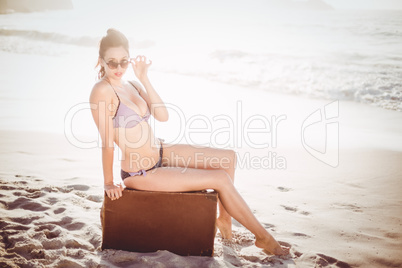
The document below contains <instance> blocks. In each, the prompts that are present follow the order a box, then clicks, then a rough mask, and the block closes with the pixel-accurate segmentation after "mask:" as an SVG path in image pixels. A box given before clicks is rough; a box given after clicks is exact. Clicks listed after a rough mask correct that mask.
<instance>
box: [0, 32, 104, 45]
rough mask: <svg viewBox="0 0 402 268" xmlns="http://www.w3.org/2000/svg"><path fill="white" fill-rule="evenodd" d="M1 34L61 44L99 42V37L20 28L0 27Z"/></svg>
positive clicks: (90, 43)
mask: <svg viewBox="0 0 402 268" xmlns="http://www.w3.org/2000/svg"><path fill="white" fill-rule="evenodd" d="M0 35H2V36H18V37H23V38H27V39H31V40H40V41H48V42H55V43H62V44H71V45H78V46H96V45H97V44H98V43H99V39H100V38H99V37H91V36H78V37H74V36H68V35H64V34H59V33H52V32H42V31H35V30H20V29H6V28H2V29H0Z"/></svg>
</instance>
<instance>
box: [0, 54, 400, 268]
mask: <svg viewBox="0 0 402 268" xmlns="http://www.w3.org/2000/svg"><path fill="white" fill-rule="evenodd" d="M0 56H1V58H2V60H4V62H11V61H12V62H14V63H15V66H24V68H26V69H27V70H29V73H27V75H29V76H28V78H29V79H28V78H27V81H33V80H32V79H35V83H30V86H31V87H30V88H29V89H25V88H24V90H25V91H26V92H25V93H24V96H27V97H26V98H22V99H21V96H19V95H18V90H22V88H21V86H23V85H24V83H23V81H22V80H21V79H16V77H18V76H17V74H16V72H17V71H18V70H17V69H18V68H17V67H13V68H15V70H14V69H12V70H6V69H5V68H6V67H5V66H4V65H3V67H0V68H1V69H2V71H3V72H2V73H5V74H7V71H9V72H10V71H11V73H9V75H3V76H1V77H0V78H1V81H2V88H1V94H2V99H1V104H2V106H1V107H0V111H1V114H2V117H1V118H0V123H1V124H0V126H1V129H0V163H1V164H0V166H1V171H0V172H1V174H0V266H1V267H20V266H22V267H137V266H138V267H178V266H181V267H239V266H242V267H400V266H402V257H401V254H400V249H401V248H402V239H401V236H402V213H401V205H402V197H401V194H400V189H402V182H401V178H402V169H401V167H400V163H401V161H402V142H401V137H402V124H401V122H402V114H401V113H398V112H395V111H387V110H384V109H381V108H378V107H372V106H369V105H365V104H358V103H352V102H347V101H339V103H338V107H339V117H338V118H337V120H338V122H339V139H338V140H339V157H338V158H339V163H338V164H337V166H336V167H332V166H329V165H327V164H325V163H323V162H322V161H319V160H318V159H316V158H314V157H313V156H312V155H310V154H309V153H308V152H307V151H306V150H305V148H304V147H303V146H302V144H301V136H300V133H301V126H302V123H303V120H305V119H306V118H307V117H308V116H309V115H310V114H312V113H313V112H314V111H315V110H317V109H320V108H322V107H324V106H325V105H327V104H329V103H331V102H332V101H333V100H319V99H306V98H303V97H300V96H290V95H281V94H274V93H267V92H262V91H260V90H254V89H249V88H241V87H238V86H236V85H225V84H221V83H215V82H211V81H207V80H205V79H202V78H196V77H190V76H180V75H176V74H167V73H160V72H156V71H155V72H152V73H151V74H150V75H151V76H152V81H153V83H154V86H155V88H157V89H158V90H159V91H158V92H160V95H161V96H162V99H164V100H165V102H166V103H172V104H175V105H176V106H177V107H180V109H181V111H182V112H183V114H185V115H186V118H187V119H188V118H189V117H191V116H192V115H197V114H205V115H206V116H207V117H208V118H212V117H213V116H215V115H219V114H226V115H228V116H230V117H232V118H236V112H237V111H238V107H237V106H236V105H237V103H238V102H237V101H238V100H241V105H242V115H243V123H244V121H245V120H246V119H247V117H248V116H250V115H256V114H260V115H264V116H266V117H267V118H269V119H271V116H272V115H275V116H280V115H286V116H287V118H286V120H283V121H282V122H281V123H279V127H278V130H277V140H276V142H277V146H276V147H275V148H274V147H273V146H272V144H271V145H270V147H269V148H268V149H267V148H265V149H256V148H252V146H251V147H250V146H247V144H245V143H244V139H243V138H244V137H242V138H241V139H240V140H242V139H243V144H239V143H236V142H235V144H234V149H235V150H236V151H237V153H238V157H239V159H241V161H239V163H238V167H237V170H236V176H235V186H236V188H237V189H238V191H239V192H240V193H241V195H242V196H243V197H244V199H245V200H246V202H247V203H248V204H249V206H250V208H251V209H252V211H253V212H254V213H255V215H256V217H257V218H258V219H259V220H260V221H261V223H262V224H263V225H264V226H265V227H266V229H267V230H268V231H269V232H271V234H272V235H273V236H274V237H275V238H276V239H277V240H279V241H281V243H283V244H287V245H289V246H291V254H290V256H288V257H286V258H283V257H282V258H280V257H275V256H269V255H266V254H265V253H264V252H262V250H260V249H258V248H257V247H255V246H254V244H253V241H254V235H253V234H252V233H250V232H249V231H248V230H246V229H245V228H244V227H243V226H241V225H240V224H239V223H238V222H237V221H236V220H233V233H234V238H233V240H232V241H228V240H224V239H222V237H221V236H220V233H219V232H218V234H217V236H216V239H215V252H214V256H213V257H212V258H211V257H195V256H189V257H183V256H178V255H176V254H173V253H170V252H168V251H165V250H161V251H158V252H152V253H134V252H125V251H119V250H104V251H101V249H100V246H101V241H102V237H101V226H100V214H99V213H100V207H101V205H102V201H103V188H102V185H103V177H102V166H101V152H100V149H99V148H97V147H93V148H89V149H84V148H80V147H77V146H74V145H73V144H72V143H71V137H70V136H69V135H67V134H66V135H64V134H63V126H64V120H65V115H66V114H67V113H68V111H69V108H71V107H72V106H74V105H75V104H77V103H82V102H86V101H87V100H88V95H89V90H90V85H91V84H92V83H93V81H92V80H93V77H90V76H87V75H84V74H82V73H81V72H82V71H83V70H85V69H89V68H91V67H93V66H92V65H91V64H92V62H91V60H89V57H87V58H84V60H83V61H82V66H81V65H80V66H76V65H71V64H72V63H73V62H76V60H77V58H74V56H72V57H71V59H67V58H63V60H64V62H63V65H57V63H59V61H60V58H57V57H47V56H46V57H45V56H32V55H21V54H18V55H16V54H12V53H5V52H1V54H0ZM80 56H82V55H80ZM77 57H78V56H77ZM36 59H46V61H44V62H43V65H42V66H41V68H40V69H35V68H34V62H35V60H36ZM70 60H71V62H72V63H71V62H69V61H70ZM22 63H24V64H22ZM13 66H14V65H13ZM54 66H60V68H61V69H58V70H57V71H55V72H54V76H53V75H52V76H51V77H50V78H49V77H46V78H47V79H50V80H41V79H44V77H42V75H43V72H44V73H48V71H50V70H51V69H52V68H54ZM63 66H64V67H63ZM71 66H76V67H77V68H76V69H72V68H71ZM156 67H157V66H156ZM63 68H65V69H63ZM156 69H157V68H156ZM20 71H21V70H20ZM22 71H24V70H22ZM68 72H70V75H72V76H74V77H77V79H78V81H75V80H74V81H70V80H60V79H63V77H64V75H61V74H66V73H68ZM84 77H85V78H84ZM87 77H89V78H87ZM41 81H47V82H48V83H47V84H46V83H43V82H41ZM55 81H63V83H61V84H60V85H58V86H57V87H56V86H54V85H55ZM77 85H80V86H79V87H78V86H77ZM74 86H75V87H74ZM35 92H36V93H38V94H35ZM49 92H50V94H49ZM25 94H28V95H25ZM38 96H39V98H38ZM44 96H46V98H45V97H44ZM18 98H20V99H18ZM35 98H37V99H35ZM61 99H63V100H64V102H57V101H60V100H61ZM193 100H196V101H193ZM38 104H40V105H38ZM38 107H39V109H34V108H38ZM236 107H237V108H236ZM30 110H32V113H30V112H29V111H30ZM88 111H89V110H87V112H86V113H85V112H84V113H82V114H77V116H76V120H78V121H77V122H76V123H75V125H74V126H75V130H77V131H76V132H74V133H80V134H82V135H85V134H87V137H86V139H87V141H90V140H91V139H92V140H93V139H94V138H96V131H95V132H94V125H93V122H91V120H92V119H91V117H90V114H89V112H88ZM80 120H81V121H80ZM211 122H213V121H211ZM236 122H237V121H236ZM151 123H155V122H153V121H152V120H151ZM213 123H215V122H213ZM177 124H180V120H179V119H178V117H176V116H174V115H173V113H172V116H171V118H170V119H169V122H164V123H157V122H156V124H154V125H153V127H154V128H155V133H156V135H157V136H158V137H161V138H164V139H166V141H167V142H171V141H173V140H174V138H175V135H177V132H176V131H177V129H179V128H178V127H177V126H178V125H177ZM181 127H188V126H186V125H182V126H181ZM217 127H218V125H213V128H217ZM52 128H53V129H54V130H55V131H54V132H55V133H51V132H50V131H49V130H52ZM33 130H35V131H33ZM235 131H237V130H235ZM320 131H321V130H320V129H313V130H311V131H310V132H308V133H307V134H308V135H309V136H310V137H313V138H312V139H311V140H310V141H309V142H310V145H311V146H313V145H314V146H315V145H318V144H320V143H321V142H322V139H321V138H320V137H319V136H320V135H319V134H320V133H321V132H320ZM236 133H237V132H236ZM256 135H257V134H256ZM82 137H83V136H82ZM208 137H210V134H199V135H196V136H195V137H194V139H192V140H184V141H182V142H188V143H191V142H194V143H201V142H205V141H206V140H208ZM267 137H268V140H269V142H271V141H272V133H270V134H268V136H264V135H262V136H260V137H259V138H257V139H259V140H260V141H261V140H264V141H265V140H266V139H267ZM329 150H332V149H331V148H329ZM269 152H271V153H272V154H273V153H275V154H276V160H278V159H280V158H283V159H284V160H285V162H286V166H285V167H284V168H283V169H281V168H280V167H281V166H280V165H279V166H278V163H277V164H276V165H273V166H270V167H265V168H257V167H253V166H252V165H250V163H251V162H250V161H248V160H247V158H246V156H247V155H248V156H251V157H267V156H269ZM331 152H334V151H331ZM335 152H337V151H336V150H335ZM272 154H271V156H272ZM245 159H246V160H245ZM271 161H273V160H272V159H271ZM119 170H120V167H119V162H118V157H116V158H115V164H114V175H115V177H116V178H119Z"/></svg>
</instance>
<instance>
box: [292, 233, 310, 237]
mask: <svg viewBox="0 0 402 268" xmlns="http://www.w3.org/2000/svg"><path fill="white" fill-rule="evenodd" d="M293 235H294V236H297V237H305V238H311V236H309V235H306V234H303V233H293Z"/></svg>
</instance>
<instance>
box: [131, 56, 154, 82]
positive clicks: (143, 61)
mask: <svg viewBox="0 0 402 268" xmlns="http://www.w3.org/2000/svg"><path fill="white" fill-rule="evenodd" d="M151 64H152V61H151V60H149V63H147V57H145V56H137V57H136V58H135V59H132V60H131V66H132V67H133V70H134V74H135V76H137V78H138V79H139V80H140V81H141V79H143V78H146V77H147V75H148V68H149V66H151Z"/></svg>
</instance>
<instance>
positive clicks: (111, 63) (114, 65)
mask: <svg viewBox="0 0 402 268" xmlns="http://www.w3.org/2000/svg"><path fill="white" fill-rule="evenodd" d="M103 60H105V59H103ZM105 62H106V61H105ZM129 63H131V59H129V60H122V61H121V62H115V61H112V60H111V61H109V62H106V64H107V66H109V68H110V69H117V67H119V65H120V66H121V68H123V69H126V68H127V67H128V64H129Z"/></svg>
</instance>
